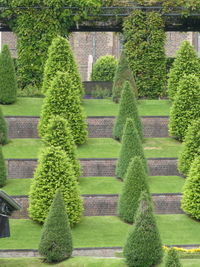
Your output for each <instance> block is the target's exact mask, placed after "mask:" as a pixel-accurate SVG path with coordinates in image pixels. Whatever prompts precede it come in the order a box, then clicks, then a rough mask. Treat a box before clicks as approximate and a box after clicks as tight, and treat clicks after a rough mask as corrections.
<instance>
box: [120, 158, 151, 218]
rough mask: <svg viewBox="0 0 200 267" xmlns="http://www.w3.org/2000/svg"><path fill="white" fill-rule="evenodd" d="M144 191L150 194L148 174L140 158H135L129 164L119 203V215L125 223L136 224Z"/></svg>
mask: <svg viewBox="0 0 200 267" xmlns="http://www.w3.org/2000/svg"><path fill="white" fill-rule="evenodd" d="M142 191H148V192H149V187H148V183H147V174H146V171H145V169H144V164H143V162H142V160H141V159H140V157H134V158H133V159H132V160H131V161H130V163H129V166H128V169H127V172H126V175H125V179H124V184H123V187H122V193H121V195H120V197H119V201H118V214H119V216H120V218H122V220H124V221H125V222H128V223H133V222H134V219H135V214H136V211H137V208H138V206H139V198H140V195H141V192H142Z"/></svg>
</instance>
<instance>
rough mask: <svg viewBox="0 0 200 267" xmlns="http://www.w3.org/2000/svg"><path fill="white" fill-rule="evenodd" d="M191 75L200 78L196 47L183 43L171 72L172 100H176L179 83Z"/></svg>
mask: <svg viewBox="0 0 200 267" xmlns="http://www.w3.org/2000/svg"><path fill="white" fill-rule="evenodd" d="M189 74H195V75H197V76H199V75H200V64H199V60H198V55H197V52H196V51H195V49H194V47H193V46H192V45H191V44H190V43H189V42H188V41H183V42H182V44H181V47H180V48H179V50H178V51H177V54H176V57H175V60H174V62H173V64H172V67H171V69H170V72H169V79H168V94H169V97H170V98H171V99H173V100H174V98H175V95H176V93H177V88H178V86H179V81H180V80H181V79H182V77H183V76H184V75H189Z"/></svg>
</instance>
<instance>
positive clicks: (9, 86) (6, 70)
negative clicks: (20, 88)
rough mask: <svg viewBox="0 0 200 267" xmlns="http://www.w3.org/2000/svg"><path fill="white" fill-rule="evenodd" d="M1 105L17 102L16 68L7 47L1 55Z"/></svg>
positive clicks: (4, 47)
mask: <svg viewBox="0 0 200 267" xmlns="http://www.w3.org/2000/svg"><path fill="white" fill-rule="evenodd" d="M0 88H1V89H0V103H1V104H12V103H14V102H15V101H16V100H17V79H16V75H15V67H14V63H13V59H12V58H11V54H10V50H9V48H8V46H7V45H4V46H3V49H2V52H1V53H0Z"/></svg>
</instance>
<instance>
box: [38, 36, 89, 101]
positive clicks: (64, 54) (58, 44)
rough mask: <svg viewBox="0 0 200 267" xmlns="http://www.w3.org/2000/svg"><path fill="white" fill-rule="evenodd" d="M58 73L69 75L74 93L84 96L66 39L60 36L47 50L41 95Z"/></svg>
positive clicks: (74, 61)
mask: <svg viewBox="0 0 200 267" xmlns="http://www.w3.org/2000/svg"><path fill="white" fill-rule="evenodd" d="M58 71H61V72H67V73H69V76H70V78H71V81H72V84H73V90H74V92H77V94H78V95H79V96H82V95H83V94H84V92H83V86H82V82H81V76H80V73H79V71H78V66H77V64H76V60H75V57H74V55H73V52H72V49H71V46H70V43H69V41H68V40H67V39H66V38H63V37H61V36H58V37H56V38H54V39H53V41H52V44H51V45H50V47H49V50H48V56H47V61H46V63H45V67H44V77H43V84H42V92H43V93H46V92H47V90H48V89H49V88H50V87H51V82H52V81H53V79H54V78H55V76H56V74H57V72H58Z"/></svg>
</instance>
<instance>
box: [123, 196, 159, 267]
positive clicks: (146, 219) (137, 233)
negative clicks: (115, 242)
mask: <svg viewBox="0 0 200 267" xmlns="http://www.w3.org/2000/svg"><path fill="white" fill-rule="evenodd" d="M124 256H125V258H126V263H127V265H128V266H129V267H150V266H155V265H156V264H158V263H160V262H161V260H162V257H163V250H162V244H161V240H160V235H159V231H158V228H157V225H156V220H155V218H154V215H153V209H152V203H151V201H150V196H149V194H148V193H146V192H142V194H141V198H140V205H139V208H138V210H137V213H136V218H135V225H134V228H133V229H132V230H131V231H130V233H129V236H128V239H127V241H126V244H125V246H124Z"/></svg>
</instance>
